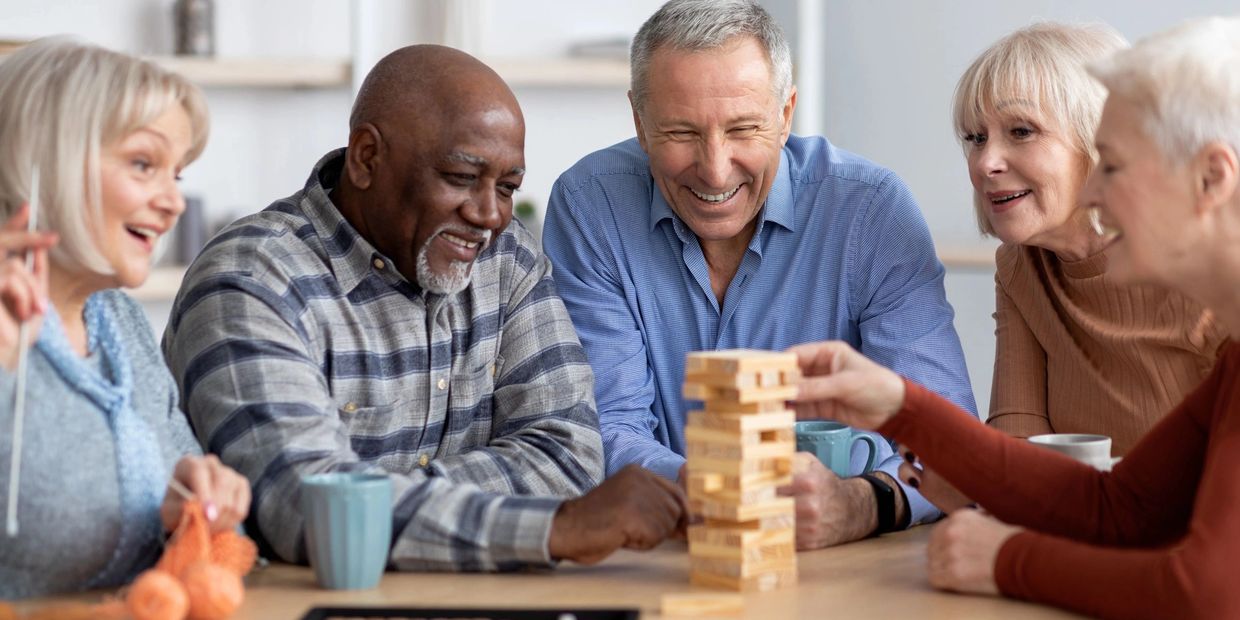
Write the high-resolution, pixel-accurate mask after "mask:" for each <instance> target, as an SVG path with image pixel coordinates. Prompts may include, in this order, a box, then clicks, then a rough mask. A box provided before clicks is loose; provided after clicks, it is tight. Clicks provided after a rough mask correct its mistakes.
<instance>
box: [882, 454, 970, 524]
mask: <svg viewBox="0 0 1240 620" xmlns="http://www.w3.org/2000/svg"><path fill="white" fill-rule="evenodd" d="M899 452H900V456H902V457H904V462H902V463H900V480H901V481H902V482H903V483H904V484H907V485H909V486H911V487H913V488H914V489H917V491H918V492H919V493H921V496H922V497H924V498H926V501H928V502H930V503H931V504H934V505H935V507H937V508H938V509H939V510H942V511H943V512H945V513H949V514H950V513H952V512H955V511H957V510H959V509H961V508H965V507H968V506H971V505H972V504H973V500H971V499H969V498H968V496H966V495H965V494H964V493H961V492H960V491H959V490H957V489H956V487H954V486H952V485H951V483H950V482H948V481H947V480H945V479H944V478H943V477H942V476H940V475H938V474H936V473H934V470H932V469H930V468H928V467H925V466H924V465H922V464H921V463H920V462H919V461H918V460H917V457H916V456H909V455H910V454H911V453H910V452H909V451H908V448H905V447H904V446H900V447H899Z"/></svg>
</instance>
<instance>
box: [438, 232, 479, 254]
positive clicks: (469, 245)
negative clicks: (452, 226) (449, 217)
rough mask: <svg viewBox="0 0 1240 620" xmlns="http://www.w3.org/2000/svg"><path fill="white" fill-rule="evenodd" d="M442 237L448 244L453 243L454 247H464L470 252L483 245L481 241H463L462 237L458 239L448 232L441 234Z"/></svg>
mask: <svg viewBox="0 0 1240 620" xmlns="http://www.w3.org/2000/svg"><path fill="white" fill-rule="evenodd" d="M440 236H441V237H443V240H444V241H447V242H448V243H451V244H452V245H457V246H460V247H463V248H466V249H469V250H472V249H474V248H476V247H478V246H479V245H481V244H482V242H481V241H468V240H466V239H462V238H461V237H458V236H456V235H454V234H452V233H450V232H447V231H444V232H443V233H440Z"/></svg>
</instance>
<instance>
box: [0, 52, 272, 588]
mask: <svg viewBox="0 0 1240 620" xmlns="http://www.w3.org/2000/svg"><path fill="white" fill-rule="evenodd" d="M206 135H207V111H206V103H205V101H204V99H203V96H202V93H201V92H200V91H199V90H198V89H197V88H196V87H194V86H192V85H190V84H189V83H188V82H186V81H185V80H184V79H183V78H181V77H179V76H176V75H173V74H170V73H168V72H166V71H163V70H162V69H160V68H158V67H156V66H154V65H152V64H150V63H148V62H144V61H141V60H138V59H135V58H131V57H129V56H125V55H123V54H118V53H115V52H110V51H107V50H104V49H101V48H98V47H94V46H90V45H83V44H78V43H74V42H71V41H68V40H64V39H44V40H40V41H36V42H34V43H32V44H30V45H28V46H26V47H25V48H23V49H22V50H20V51H18V52H16V53H14V54H12V55H11V56H9V57H8V58H7V59H5V60H4V62H3V63H0V219H2V220H4V221H6V223H5V224H4V226H3V229H2V230H0V250H2V252H3V253H2V254H0V258H3V263H2V264H0V399H3V401H2V402H4V405H2V406H0V412H3V413H0V463H3V468H4V471H6V475H5V476H3V477H2V479H0V497H3V498H14V497H15V498H16V502H14V503H13V504H12V505H8V504H6V505H5V512H6V514H8V513H9V512H10V511H13V510H15V511H16V513H15V516H16V518H17V525H18V527H17V531H16V534H15V535H5V536H4V538H3V540H2V541H0V598H13V597H26V596H37V595H44V594H50V593H55V592H63V591H70V590H78V589H85V588H101V587H110V586H116V585H120V584H123V583H126V582H128V581H129V580H130V579H132V578H133V577H134V576H135V575H137V574H138V573H139V572H141V571H142V570H143V569H145V568H147V567H149V566H150V565H151V564H153V563H154V561H155V560H156V559H157V558H158V557H159V553H160V551H161V550H162V543H163V537H164V534H165V532H167V531H168V530H169V529H171V528H172V527H173V526H174V525H175V524H176V523H177V521H178V519H179V517H180V511H181V509H182V506H183V500H182V498H181V497H180V496H179V495H177V494H176V493H173V492H171V491H169V490H168V488H167V485H168V484H169V479H170V478H174V479H176V480H177V481H179V482H180V483H182V484H183V485H184V486H185V487H187V488H188V489H189V491H191V492H192V493H193V494H194V495H196V496H197V498H198V499H199V500H201V501H202V502H203V505H204V506H205V507H206V512H207V516H208V518H209V519H210V520H211V521H212V526H213V527H214V528H215V529H223V528H233V527H236V525H237V524H238V523H239V522H240V521H241V520H242V519H243V518H244V517H245V515H246V512H247V511H248V509H249V498H250V495H249V486H248V483H247V482H246V481H245V479H244V478H243V477H241V476H240V475H238V474H237V473H236V472H233V471H232V470H231V469H228V468H226V467H223V466H222V465H220V463H219V461H217V460H215V458H214V457H205V458H204V457H202V456H199V454H200V450H199V447H198V444H197V442H196V441H195V440H194V437H193V434H192V433H191V431H190V429H189V425H188V423H187V421H186V419H185V417H184V416H183V415H182V414H181V412H180V410H179V409H178V407H177V392H176V384H175V383H174V382H173V380H172V376H171V375H170V374H169V372H168V370H167V368H165V367H164V365H163V358H162V357H161V355H160V353H159V349H158V347H157V346H156V344H155V340H154V337H153V334H152V333H151V328H150V326H149V325H148V324H147V322H146V319H145V316H144V315H143V313H142V310H141V308H140V307H139V306H138V305H137V304H136V303H135V302H134V301H133V300H132V299H130V298H129V297H127V296H126V295H125V294H124V293H122V292H120V291H119V290H116V289H117V288H118V287H135V286H138V285H140V284H142V282H143V281H144V280H146V277H147V275H148V274H149V273H150V269H151V262H152V254H153V252H154V251H155V246H156V243H157V241H158V240H159V238H160V236H161V235H163V234H164V233H166V232H168V230H169V229H170V228H172V226H173V224H174V223H175V222H176V220H177V217H178V216H179V215H180V214H181V212H182V211H183V210H184V201H183V200H182V198H181V194H180V191H179V190H178V189H177V178H178V175H179V174H180V172H181V169H182V168H183V167H185V166H186V165H187V164H189V163H190V162H192V161H193V160H194V159H195V158H197V157H198V155H199V153H201V152H202V149H203V145H204V143H205V141H206ZM36 168H37V170H38V175H37V178H38V185H37V186H34V185H33V179H34V178H36V176H35V174H34V170H35V169H36ZM35 194H37V195H38V201H37V205H38V213H37V221H38V224H39V227H38V229H39V232H35V233H25V232H22V231H24V230H25V228H26V223H27V221H28V218H30V217H32V214H31V212H30V209H31V207H30V203H34V202H35V201H34V200H32V197H33V196H34V195H35ZM27 252H31V253H33V256H34V263H33V269H32V270H27V269H26V266H25V262H24V261H23V260H22V258H21V257H22V256H23V255H24V254H26V253H27ZM22 323H26V324H27V332H28V333H29V334H30V335H29V336H28V340H29V341H28V342H21V341H20V338H19V335H20V334H21V330H20V329H19V326H20V325H21V324H22ZM26 346H29V349H28V354H27V355H28V357H27V360H26V362H27V367H26V371H25V372H26V375H27V377H26V380H27V382H26V386H25V390H26V392H25V393H26V395H27V398H26V411H25V415H24V424H23V427H22V429H21V435H20V436H18V435H17V434H15V429H14V414H15V411H14V407H12V406H11V404H12V402H13V401H12V400H10V399H12V398H13V397H14V393H15V390H16V388H17V384H18V378H17V375H16V366H17V363H16V360H17V359H18V356H19V351H21V349H22V348H24V347H26ZM18 449H20V452H18V453H17V456H18V458H19V463H20V467H19V468H14V470H15V471H20V472H21V475H20V478H19V480H20V481H19V483H18V484H17V486H16V489H15V490H16V493H11V492H10V489H9V479H10V478H9V475H8V472H9V464H10V462H11V459H12V458H13V457H14V452H15V451H17V450H18Z"/></svg>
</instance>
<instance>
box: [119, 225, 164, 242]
mask: <svg viewBox="0 0 1240 620" xmlns="http://www.w3.org/2000/svg"><path fill="white" fill-rule="evenodd" d="M125 230H126V231H128V232H129V234H131V235H133V236H135V237H138V238H139V239H142V240H144V241H149V242H151V243H155V240H156V239H157V238H159V231H157V230H155V229H153V228H146V227H143V226H126V227H125Z"/></svg>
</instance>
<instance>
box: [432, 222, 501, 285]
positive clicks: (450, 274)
mask: <svg viewBox="0 0 1240 620" xmlns="http://www.w3.org/2000/svg"><path fill="white" fill-rule="evenodd" d="M445 230H448V227H447V226H442V227H440V228H439V230H436V231H435V234H433V235H431V238H430V239H427V240H426V244H425V245H423V246H422V249H421V250H419V251H418V286H421V287H422V288H424V289H426V290H428V291H430V292H432V293H437V294H440V295H455V294H457V293H459V292H461V291H463V290H465V287H467V286H469V280H470V278H471V277H472V276H473V270H472V269H471V267H473V265H474V263H473V262H472V261H471V262H468V263H467V262H463V261H458V260H454V261H451V262H449V264H448V270H447V273H435V272H434V271H432V270H431V261H430V258H429V257H428V256H427V255H428V254H430V249H431V242H433V241H434V240H435V237H438V236H439V233H441V232H443V231H445ZM471 232H477V233H478V234H480V235H482V236H483V237H484V238H483V240H482V245H481V246H480V247H486V244H487V242H488V241H490V240H491V231H489V230H482V231H471Z"/></svg>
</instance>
